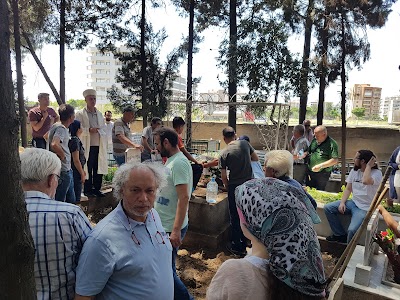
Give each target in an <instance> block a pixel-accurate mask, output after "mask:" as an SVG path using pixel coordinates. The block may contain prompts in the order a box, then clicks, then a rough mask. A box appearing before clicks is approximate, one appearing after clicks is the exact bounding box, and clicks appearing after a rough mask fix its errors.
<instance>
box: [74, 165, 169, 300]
mask: <svg viewBox="0 0 400 300" xmlns="http://www.w3.org/2000/svg"><path fill="white" fill-rule="evenodd" d="M159 168H160V166H158V165H156V164H154V163H147V164H138V163H132V162H128V163H125V164H123V165H122V166H121V167H119V168H118V170H117V172H116V173H115V175H114V179H113V188H114V196H115V198H116V199H120V200H121V201H120V202H119V204H118V206H117V207H116V208H115V209H114V210H113V211H112V212H111V213H110V214H108V216H107V217H105V218H104V219H103V220H101V221H100V222H99V223H98V224H97V226H96V227H95V228H94V230H93V231H92V233H91V234H90V235H89V237H88V239H87V241H86V243H85V245H84V247H83V250H82V254H81V256H80V258H79V263H78V268H77V273H76V274H77V275H76V277H77V283H76V294H77V295H76V297H75V300H81V299H92V298H93V297H94V296H96V299H110V300H114V299H138V300H141V299H155V300H156V299H166V300H172V299H173V295H174V284H173V277H172V270H171V259H172V258H171V256H172V246H171V242H170V240H169V238H168V235H167V234H166V232H165V231H164V229H163V226H162V224H161V221H160V217H159V216H158V213H157V211H155V210H154V209H153V205H154V201H155V199H156V195H157V192H158V190H159V189H160V188H161V186H162V183H164V182H165V178H164V176H165V175H164V173H163V172H162V171H160V169H159Z"/></svg>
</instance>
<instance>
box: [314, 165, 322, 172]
mask: <svg viewBox="0 0 400 300" xmlns="http://www.w3.org/2000/svg"><path fill="white" fill-rule="evenodd" d="M321 170H322V165H321V164H318V165H315V166H314V167H313V168H312V171H313V172H319V171H321Z"/></svg>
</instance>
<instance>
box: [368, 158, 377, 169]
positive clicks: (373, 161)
mask: <svg viewBox="0 0 400 300" xmlns="http://www.w3.org/2000/svg"><path fill="white" fill-rule="evenodd" d="M367 165H368V166H370V167H371V168H373V167H374V166H375V165H376V157H375V156H372V157H371V159H370V160H369V161H368V162H367Z"/></svg>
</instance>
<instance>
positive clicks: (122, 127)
mask: <svg viewBox="0 0 400 300" xmlns="http://www.w3.org/2000/svg"><path fill="white" fill-rule="evenodd" d="M120 134H121V135H123V136H125V137H127V138H128V139H131V136H132V134H131V129H130V128H129V126H128V123H125V122H124V121H122V119H121V118H119V119H118V120H116V121H115V122H114V127H113V129H112V141H113V154H114V155H115V156H123V155H125V150H126V149H128V146H127V145H125V144H124V143H122V142H121V141H120V140H119V139H118V135H120Z"/></svg>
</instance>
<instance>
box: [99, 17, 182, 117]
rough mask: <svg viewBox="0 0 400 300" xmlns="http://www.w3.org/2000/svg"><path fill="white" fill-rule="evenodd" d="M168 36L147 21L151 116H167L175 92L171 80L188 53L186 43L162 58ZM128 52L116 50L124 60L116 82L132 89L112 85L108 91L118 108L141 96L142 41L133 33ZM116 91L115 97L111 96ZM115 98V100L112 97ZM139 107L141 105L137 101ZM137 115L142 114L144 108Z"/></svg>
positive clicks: (149, 114) (117, 55) (116, 53)
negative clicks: (119, 89) (119, 90)
mask: <svg viewBox="0 0 400 300" xmlns="http://www.w3.org/2000/svg"><path fill="white" fill-rule="evenodd" d="M166 38H167V34H166V32H165V29H162V30H160V31H158V32H153V28H152V26H151V25H147V24H146V35H145V40H146V49H145V51H146V60H147V62H146V66H147V68H146V73H147V82H146V90H147V94H146V95H147V99H146V101H147V104H148V107H149V112H148V115H147V117H148V119H151V118H153V117H161V118H162V117H164V116H166V114H167V104H168V103H167V99H168V97H170V96H171V95H172V91H171V87H172V81H173V80H174V79H175V78H176V77H177V72H178V68H179V66H180V64H181V62H182V58H183V57H184V56H185V53H186V51H185V46H186V45H185V44H183V45H181V46H179V47H177V48H175V49H174V50H173V51H172V52H170V53H169V54H168V55H167V59H166V61H165V62H164V63H162V62H161V61H160V51H161V47H162V45H163V43H164V41H165V39H166ZM126 46H127V48H128V49H129V50H130V52H128V53H126V52H125V53H122V52H115V53H114V55H115V56H116V57H117V58H118V59H119V60H120V61H121V62H122V67H121V68H120V69H119V71H118V74H117V76H116V80H117V82H119V83H121V85H122V87H123V88H125V89H127V90H128V91H129V92H130V96H126V95H125V96H124V95H123V94H122V93H118V92H117V91H116V89H113V90H112V91H111V92H110V93H107V95H110V97H108V98H109V99H110V101H112V103H113V106H114V107H115V108H117V107H121V104H126V103H133V99H134V98H135V99H141V97H142V86H141V85H142V77H141V62H140V58H141V57H140V41H139V40H138V39H137V37H136V36H135V35H134V34H133V33H132V34H131V36H130V38H129V41H128V43H127V45H126ZM112 93H114V94H115V95H114V97H111V96H112ZM118 97H120V98H121V99H117V98H118ZM112 99H114V101H113V100H112ZM136 106H137V107H138V105H136ZM137 114H138V116H142V111H141V109H139V110H138V113H137Z"/></svg>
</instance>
